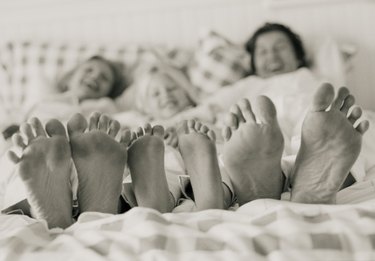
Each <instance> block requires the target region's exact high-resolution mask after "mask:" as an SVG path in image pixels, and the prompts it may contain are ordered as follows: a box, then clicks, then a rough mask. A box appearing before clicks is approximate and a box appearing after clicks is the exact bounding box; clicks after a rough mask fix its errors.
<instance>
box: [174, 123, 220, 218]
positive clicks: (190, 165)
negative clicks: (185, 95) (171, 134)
mask: <svg viewBox="0 0 375 261" xmlns="http://www.w3.org/2000/svg"><path fill="white" fill-rule="evenodd" d="M215 140H216V137H215V132H213V131H212V130H209V129H208V127H207V126H205V125H202V124H201V123H200V122H198V121H194V120H189V121H184V122H183V123H182V124H181V126H180V127H179V129H178V147H179V149H180V152H181V156H182V158H183V160H184V163H185V168H186V170H187V173H188V174H189V176H190V178H191V185H192V188H193V192H194V200H195V209H196V210H197V211H199V210H204V209H212V208H218V209H223V208H224V199H223V197H224V195H223V188H222V182H221V175H220V169H219V163H218V160H217V153H216V145H215Z"/></svg>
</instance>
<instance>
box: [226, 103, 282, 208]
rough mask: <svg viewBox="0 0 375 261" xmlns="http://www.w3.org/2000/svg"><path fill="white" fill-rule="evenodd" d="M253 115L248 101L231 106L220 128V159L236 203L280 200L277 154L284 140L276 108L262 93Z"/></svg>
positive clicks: (278, 160)
mask: <svg viewBox="0 0 375 261" xmlns="http://www.w3.org/2000/svg"><path fill="white" fill-rule="evenodd" d="M257 105H258V106H257V108H258V113H257V115H255V114H254V112H253V110H252V108H251V105H250V102H249V101H248V100H247V99H244V100H241V101H240V102H239V103H238V104H237V105H235V106H233V107H232V108H231V110H230V113H229V115H228V116H227V119H226V127H225V128H224V129H223V137H224V140H225V144H224V148H223V161H224V164H225V168H226V169H227V171H228V173H229V176H230V179H231V182H232V185H233V187H234V192H235V194H236V196H237V199H238V203H239V204H240V205H242V204H245V203H247V202H249V201H251V200H254V199H258V198H274V199H280V195H281V192H282V187H283V181H284V178H283V174H282V171H281V162H280V161H281V156H282V152H283V149H284V139H283V135H282V133H281V131H280V127H279V124H278V122H277V119H276V109H275V106H274V104H273V103H272V101H271V100H270V99H269V98H268V97H265V96H259V97H258V99H257Z"/></svg>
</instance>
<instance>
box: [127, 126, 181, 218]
mask: <svg viewBox="0 0 375 261" xmlns="http://www.w3.org/2000/svg"><path fill="white" fill-rule="evenodd" d="M133 136H134V135H133ZM136 136H137V137H136V138H135V140H134V141H132V144H131V145H130V147H129V149H128V166H129V169H130V174H131V177H132V184H133V190H134V194H135V197H136V199H137V204H138V206H142V207H148V208H153V209H156V210H158V211H160V212H162V213H165V212H171V211H172V209H173V207H174V201H175V199H174V198H173V196H172V195H171V193H170V192H169V187H168V183H167V178H166V176H165V168H164V141H163V140H164V128H163V127H162V126H154V127H151V125H150V124H146V125H145V126H144V128H138V130H137V134H136ZM176 200H177V199H176Z"/></svg>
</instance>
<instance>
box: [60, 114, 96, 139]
mask: <svg viewBox="0 0 375 261" xmlns="http://www.w3.org/2000/svg"><path fill="white" fill-rule="evenodd" d="M91 118H92V117H90V124H91ZM98 120H99V118H98ZM67 128H68V135H69V136H70V137H72V136H74V135H79V134H82V133H84V132H85V130H86V129H87V121H86V119H85V117H83V115H82V114H79V113H77V114H75V115H74V116H73V117H72V118H71V119H70V120H69V121H68V124H67ZM95 128H96V127H95Z"/></svg>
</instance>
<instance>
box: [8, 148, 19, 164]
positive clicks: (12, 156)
mask: <svg viewBox="0 0 375 261" xmlns="http://www.w3.org/2000/svg"><path fill="white" fill-rule="evenodd" d="M7 154H8V158H9V159H10V161H11V162H13V163H14V164H17V163H18V162H20V161H21V158H19V157H18V156H17V154H16V153H15V152H14V151H11V150H10V151H8V153H7Z"/></svg>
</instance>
